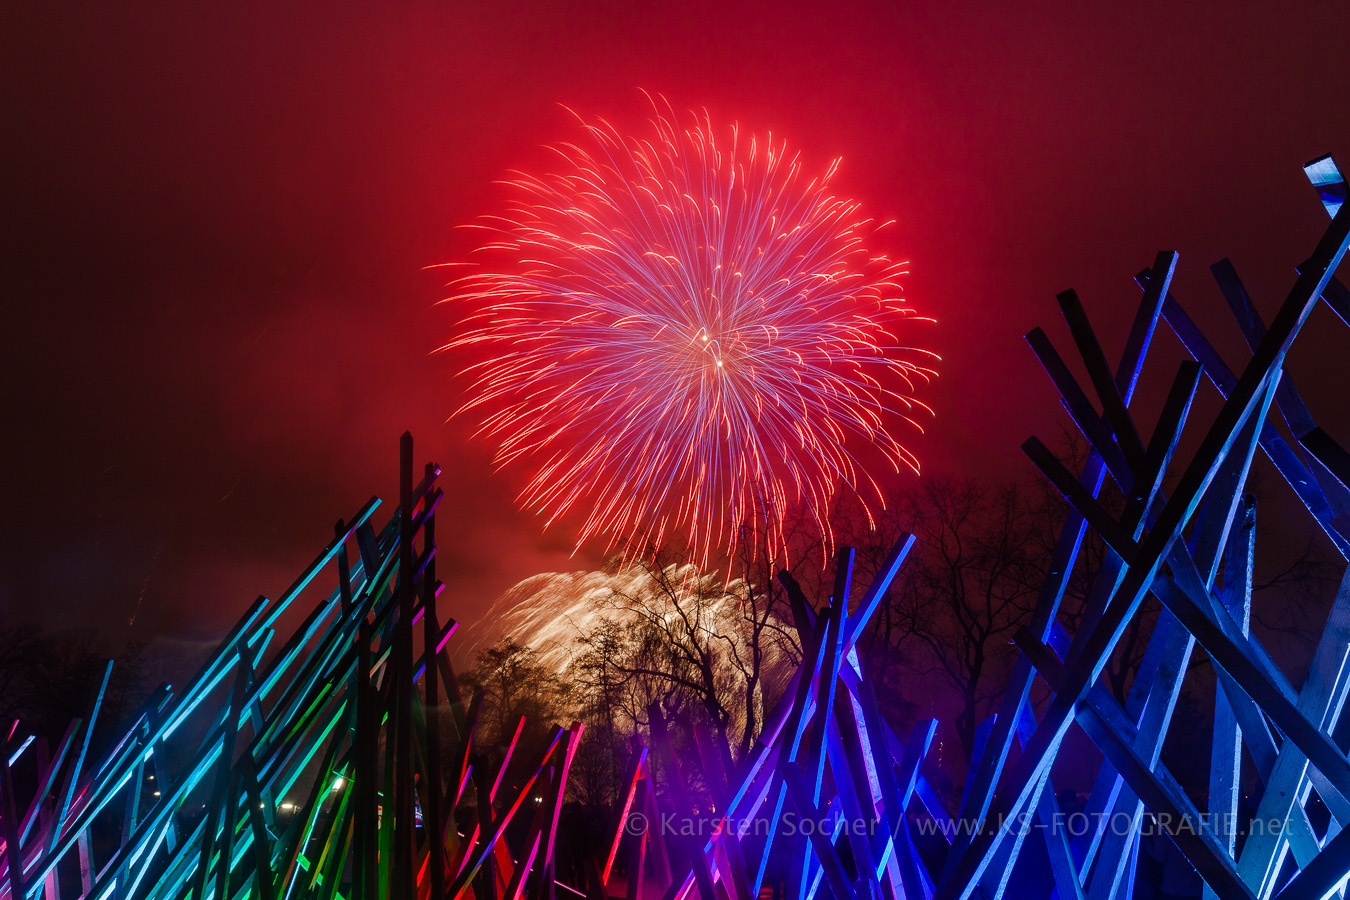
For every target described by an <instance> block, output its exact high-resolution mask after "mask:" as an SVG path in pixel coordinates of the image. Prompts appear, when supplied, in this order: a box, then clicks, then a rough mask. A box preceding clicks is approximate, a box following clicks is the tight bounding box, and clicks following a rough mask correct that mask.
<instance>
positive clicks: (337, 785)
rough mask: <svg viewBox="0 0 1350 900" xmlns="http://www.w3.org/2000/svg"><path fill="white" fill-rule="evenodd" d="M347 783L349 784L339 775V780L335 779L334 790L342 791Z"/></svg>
mask: <svg viewBox="0 0 1350 900" xmlns="http://www.w3.org/2000/svg"><path fill="white" fill-rule="evenodd" d="M346 783H347V782H346V780H345V779H343V777H342V776H341V775H339V776H338V777H337V778H335V779H333V790H335V791H340V790H342V786H343V785H345V784H346Z"/></svg>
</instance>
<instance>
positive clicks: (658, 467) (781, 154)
mask: <svg viewBox="0 0 1350 900" xmlns="http://www.w3.org/2000/svg"><path fill="white" fill-rule="evenodd" d="M653 106H654V108H655V109H656V114H655V116H654V118H653V120H652V123H651V124H652V126H653V133H652V134H651V136H649V137H647V138H643V139H638V138H625V137H623V136H622V135H620V134H619V133H618V132H617V131H616V130H615V129H614V128H613V127H612V126H610V125H608V124H607V123H604V122H597V123H596V124H585V123H583V125H584V127H585V129H586V132H587V133H588V136H589V138H590V142H589V143H588V144H587V145H586V146H579V145H574V144H567V145H563V146H561V147H558V148H555V149H556V150H557V151H558V153H559V155H560V156H561V165H560V168H559V170H558V171H557V172H555V173H554V174H551V175H547V176H544V177H534V176H529V175H520V176H519V177H517V178H516V180H514V181H512V182H510V184H511V185H512V188H513V190H514V191H515V192H516V196H517V200H516V202H515V204H514V205H513V206H512V208H510V209H509V211H508V212H507V213H506V214H505V215H504V216H502V217H500V218H493V219H490V220H486V221H485V222H483V223H481V224H480V225H478V226H475V227H479V228H483V229H485V230H487V231H488V232H490V235H491V237H490V238H489V239H488V240H487V241H486V242H485V243H484V244H483V246H482V249H481V251H480V252H481V253H482V254H483V255H484V257H485V261H484V264H483V266H482V267H481V268H476V269H475V270H474V271H473V272H472V273H471V274H468V275H466V276H464V277H462V278H460V279H458V280H456V281H455V282H452V284H451V287H452V289H453V290H454V292H455V293H454V296H452V297H451V298H450V299H451V300H452V301H453V302H455V303H458V304H462V305H463V306H464V307H465V308H466V309H465V314H464V316H463V318H462V320H461V322H460V327H459V329H458V332H457V337H455V339H454V340H452V341H450V342H449V343H447V344H446V345H445V346H444V347H443V348H442V349H455V348H461V349H463V348H468V350H469V351H470V352H471V351H472V350H473V349H475V348H476V349H477V350H478V351H479V352H480V353H483V354H485V355H486V358H485V359H480V361H478V362H475V363H472V364H470V365H468V366H467V367H466V370H465V371H466V372H468V373H469V374H470V375H471V376H472V377H473V378H474V395H473V399H472V400H470V401H469V402H468V403H467V404H465V406H464V407H463V408H462V409H461V410H460V412H463V411H465V410H470V409H474V410H479V411H480V412H481V414H482V417H483V418H482V427H481V429H480V432H479V433H480V434H486V435H489V436H491V437H493V438H495V439H496V440H498V441H500V445H499V448H498V451H497V455H496V462H497V464H498V465H499V466H506V465H520V466H524V467H527V468H528V470H529V471H530V472H531V473H532V474H531V476H530V478H529V480H528V482H527V483H526V485H525V487H524V489H523V490H522V491H521V494H520V497H519V499H520V501H521V502H522V503H523V504H525V505H526V506H528V507H532V508H535V509H537V510H539V511H540V512H541V513H543V514H544V515H546V516H547V523H550V524H551V523H552V522H553V521H555V520H556V519H557V518H558V517H559V516H561V515H563V514H564V513H566V512H568V511H577V512H578V513H580V514H581V515H582V516H583V517H584V520H583V523H582V525H581V529H580V534H579V537H578V541H577V543H578V546H579V545H580V544H581V543H582V542H583V541H585V540H587V539H588V538H590V537H591V536H593V535H596V534H601V535H605V536H607V537H608V540H609V543H610V545H613V544H614V543H615V542H617V541H623V540H628V539H632V538H635V537H636V536H638V535H642V536H643V537H645V538H647V539H650V540H653V541H655V542H657V543H660V542H662V541H663V540H664V539H666V538H668V537H670V536H672V535H679V536H680V537H681V538H682V539H685V540H687V541H688V542H689V544H690V545H691V546H692V547H693V548H694V549H695V550H696V551H697V552H698V553H699V554H701V556H702V558H703V559H705V560H706V559H707V558H708V557H709V555H710V554H711V553H712V552H713V551H714V549H715V548H717V547H718V546H719V545H721V546H730V541H731V539H732V538H733V537H734V535H735V534H736V533H737V532H738V529H739V527H740V526H741V524H742V523H747V522H749V523H752V524H753V525H756V526H758V527H760V528H763V529H764V530H765V532H766V533H767V534H768V536H769V544H770V546H771V548H776V547H777V546H778V545H779V544H780V543H781V540H782V528H783V524H782V523H783V518H784V516H785V515H786V514H787V513H788V511H789V510H790V509H792V508H793V507H794V506H795V505H797V504H804V505H805V508H806V509H807V511H808V514H809V516H810V517H811V518H812V519H814V520H815V522H816V523H817V524H818V525H819V526H820V527H821V529H822V530H823V531H824V533H825V534H826V535H828V534H829V523H828V521H827V517H828V511H829V509H830V504H831V501H832V500H833V499H834V498H835V497H836V495H838V494H839V492H840V491H841V490H842V491H845V492H847V493H851V494H856V495H857V496H858V498H859V499H860V501H861V502H862V505H863V507H864V508H865V509H866V508H868V507H873V506H875V505H877V504H879V503H880V492H879V490H878V487H877V485H876V483H875V481H874V480H873V479H872V477H871V476H870V475H869V474H868V473H867V472H866V471H865V470H864V467H863V465H862V464H860V462H859V458H858V456H857V455H855V451H857V450H858V448H860V447H874V448H876V452H875V453H874V452H873V451H870V450H867V451H864V452H862V457H863V458H864V459H867V458H869V457H872V456H877V457H878V459H877V461H880V459H883V458H884V460H885V462H886V463H887V465H888V467H891V468H894V469H895V470H897V471H898V470H899V468H900V467H901V466H905V467H908V468H911V469H914V470H915V471H917V470H918V461H917V459H916V458H915V457H914V455H913V454H912V453H910V452H909V451H908V450H907V449H906V448H905V447H903V446H902V445H901V444H900V443H899V442H898V441H897V440H896V438H895V437H894V434H893V430H894V429H895V428H896V427H897V426H899V424H900V422H902V421H904V422H909V423H910V424H912V425H914V426H915V427H916V428H917V427H918V426H917V423H915V422H914V421H913V419H912V418H911V417H910V416H911V414H912V413H913V412H914V411H915V410H916V409H917V410H923V411H925V412H927V411H928V410H927V407H926V406H924V405H923V404H922V403H920V402H919V401H918V400H916V399H914V397H913V392H914V388H915V383H916V381H925V382H926V381H927V380H928V378H929V377H930V376H931V375H932V370H931V369H929V368H926V367H925V365H924V363H927V362H931V361H932V360H933V359H935V358H936V357H935V356H934V355H933V354H931V353H928V352H926V351H923V350H917V349H915V348H912V347H906V346H902V345H901V343H900V338H899V335H898V334H897V332H898V330H899V329H900V328H902V327H906V326H908V325H909V324H910V323H911V322H913V321H915V320H916V318H917V317H916V316H915V315H914V312H913V310H912V309H911V308H910V307H909V306H908V305H907V304H906V303H905V302H904V300H903V299H902V297H901V290H900V287H899V285H898V284H897V283H896V278H898V277H899V276H901V275H903V274H904V268H903V265H904V264H902V263H895V262H892V261H891V260H890V259H888V258H886V257H885V256H883V255H880V254H877V253H874V252H871V251H869V250H868V249H867V248H866V246H865V244H864V241H865V240H866V239H867V238H868V237H869V236H870V235H871V234H872V233H873V232H874V231H875V230H876V226H875V225H874V224H873V222H872V220H869V219H859V217H858V210H859V204H858V203H856V202H854V201H852V200H846V199H840V198H838V197H835V196H833V195H832V194H831V193H830V191H829V181H830V177H831V176H832V175H833V173H834V171H835V170H836V168H837V167H838V163H839V161H838V160H835V162H834V163H833V164H832V165H831V166H830V167H829V169H828V171H827V172H826V173H825V174H824V175H823V176H821V177H818V178H810V179H809V180H807V176H806V175H804V174H803V173H802V170H801V165H800V163H799V158H798V157H797V156H795V155H794V156H789V154H788V152H787V149H786V147H785V146H784V144H783V142H781V141H775V140H774V138H773V137H772V135H770V136H768V137H767V138H763V139H761V138H757V137H749V138H748V139H747V138H746V137H745V136H743V135H741V134H740V133H739V132H738V129H737V128H736V127H735V126H732V127H731V128H730V129H727V131H726V135H727V141H728V142H727V143H719V140H718V139H717V138H715V137H714V132H713V128H712V126H711V123H710V122H709V120H708V117H707V114H706V113H704V114H703V115H702V116H695V117H694V119H693V123H692V125H691V127H689V128H681V127H680V126H679V125H678V124H677V123H676V116H675V114H674V113H673V111H672V110H671V108H670V106H669V105H668V104H666V105H665V107H664V111H663V110H662V108H661V107H660V106H657V105H656V104H655V103H653ZM489 260H490V261H489ZM850 445H852V447H853V449H850ZM724 542H725V543H724Z"/></svg>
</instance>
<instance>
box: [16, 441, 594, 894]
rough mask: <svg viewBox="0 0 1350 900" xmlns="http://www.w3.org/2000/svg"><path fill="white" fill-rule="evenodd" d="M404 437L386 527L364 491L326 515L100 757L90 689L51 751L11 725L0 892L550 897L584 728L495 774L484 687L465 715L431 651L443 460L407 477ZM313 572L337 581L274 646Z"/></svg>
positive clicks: (440, 641) (437, 638)
mask: <svg viewBox="0 0 1350 900" xmlns="http://www.w3.org/2000/svg"><path fill="white" fill-rule="evenodd" d="M401 449H402V453H401V457H402V459H401V467H400V471H401V478H400V498H399V499H400V504H399V509H398V510H397V511H395V513H394V515H393V516H392V517H391V518H390V520H389V522H388V523H387V524H386V525H385V526H384V527H383V528H382V529H381V530H380V531H379V532H376V531H375V530H374V528H373V527H372V525H371V517H372V515H373V513H374V512H375V510H376V508H377V506H378V505H379V501H377V500H371V501H370V502H369V503H367V504H366V505H365V506H364V507H362V509H361V510H360V511H359V512H358V513H357V514H356V516H355V517H353V518H352V519H351V520H350V521H348V522H345V523H343V522H339V523H338V526H337V530H336V535H335V537H334V539H333V541H332V542H331V543H330V544H329V545H328V547H326V548H325V549H324V551H323V552H322V553H321V554H320V555H319V556H318V557H317V558H316V559H315V560H314V562H313V563H311V564H310V566H309V567H308V568H307V569H306V570H305V572H304V573H303V574H302V575H301V576H300V578H299V579H297V580H296V582H295V584H293V585H292V586H291V587H290V589H289V590H287V591H286V592H285V593H284V594H283V595H282V596H281V597H280V598H279V599H277V600H268V599H266V598H259V599H258V600H257V601H256V602H255V603H254V604H253V605H252V606H251V607H250V609H249V610H248V612H247V613H246V614H245V615H244V617H243V618H242V619H241V620H240V621H239V623H238V624H237V625H236V626H235V627H234V629H233V630H232V631H231V632H230V634H229V635H228V636H227V637H226V638H225V640H224V641H222V642H221V643H220V644H219V646H218V647H217V648H216V649H215V651H214V652H213V653H212V654H211V656H210V658H209V659H208V660H207V661H206V663H205V664H204V665H203V666H202V668H201V669H200V670H199V671H198V672H197V674H196V675H195V676H194V677H193V678H192V679H190V680H189V681H188V683H187V686H186V687H184V688H182V689H178V690H175V689H171V688H169V687H167V686H166V687H165V688H163V689H162V690H161V692H160V693H159V695H158V697H157V698H156V700H155V702H154V703H153V704H152V705H151V707H150V708H149V709H147V710H146V711H145V712H144V713H143V714H142V715H141V716H140V717H139V718H138V719H137V720H136V721H135V722H134V723H133V724H132V726H131V728H130V729H129V730H128V731H127V732H126V733H125V734H124V735H122V737H121V738H120V740H118V741H116V742H115V743H114V745H113V746H112V748H111V749H109V750H107V751H106V752H104V753H102V754H101V755H100V756H98V757H97V758H94V757H93V756H92V754H91V752H90V735H91V734H92V733H93V728H94V724H95V722H96V720H97V719H98V717H99V714H100V711H101V708H102V704H103V691H102V690H100V692H99V694H98V696H97V697H96V698H95V700H94V703H93V705H92V708H91V712H90V715H89V718H88V724H87V725H86V724H84V723H82V722H78V721H77V722H75V723H72V725H71V727H70V729H69V730H68V731H67V732H66V735H65V737H64V738H63V739H62V741H61V742H60V744H59V745H58V746H57V748H56V750H55V752H48V750H47V748H46V747H45V742H43V741H33V740H31V739H27V738H25V737H23V735H22V732H21V731H19V730H18V726H17V724H16V725H15V727H14V728H12V729H6V734H5V735H4V736H5V737H6V740H5V744H4V749H3V752H0V776H3V779H2V780H0V794H2V795H3V796H0V839H2V840H3V841H4V846H3V847H0V898H5V900H17V898H20V897H22V898H42V900H64V898H77V897H78V898H127V900H131V898H189V897H191V898H197V900H207V898H216V900H225V898H242V897H258V898H264V900H273V898H278V900H279V898H324V900H331V898H352V897H360V898H384V897H388V898H414V897H418V898H422V897H446V896H457V897H458V896H466V897H467V896H474V897H485V898H491V900H498V898H501V900H515V898H517V897H520V896H521V895H522V894H524V893H528V894H529V895H530V896H531V897H540V898H543V897H551V896H552V888H553V883H552V880H551V876H552V871H553V843H554V842H553V835H554V833H555V831H556V827H557V820H558V813H559V811H560V809H561V804H562V798H563V795H564V791H565V789H566V783H567V773H568V767H569V765H570V762H571V759H572V756H573V754H574V753H575V750H576V746H577V743H578V741H579V740H580V737H581V733H582V729H581V726H580V724H579V723H578V724H574V725H573V726H572V727H571V728H570V729H562V728H554V730H553V732H552V733H551V735H550V736H549V738H548V740H547V741H546V744H545V747H544V749H543V751H542V755H541V756H540V757H539V758H537V759H534V760H530V761H529V764H528V765H527V766H525V770H526V772H527V776H526V778H525V779H524V780H523V783H522V784H521V785H520V786H519V787H518V788H516V787H512V788H510V789H507V788H504V787H503V785H502V781H503V773H504V772H505V771H506V767H507V765H508V764H509V763H511V762H512V757H513V754H516V753H517V752H518V751H517V748H516V743H515V742H512V744H511V745H510V746H508V747H507V748H506V750H505V752H504V754H503V758H502V759H501V761H500V763H499V764H497V765H495V766H494V765H493V764H492V763H491V762H490V761H489V760H488V758H487V757H486V756H484V755H482V753H481V751H480V750H479V748H478V746H477V742H476V730H477V719H478V712H479V709H480V708H481V695H477V694H476V695H475V696H474V697H473V698H472V700H471V702H470V703H469V704H468V707H467V708H466V706H465V704H464V702H463V700H462V698H461V696H460V693H459V690H458V686H457V682H456V678H455V675H454V672H453V670H452V668H451V666H450V661H449V658H448V655H447V654H446V652H445V646H446V642H447V641H448V640H449V638H450V636H451V634H452V633H453V632H454V630H455V622H454V620H452V619H448V618H447V619H444V620H442V619H441V618H440V617H439V616H438V613H437V603H436V601H437V597H438V595H439V594H440V592H441V589H442V584H441V582H440V581H439V580H438V579H437V577H436V541H435V513H436V509H437V507H438V505H439V503H440V502H441V499H442V493H441V490H440V489H439V488H438V487H436V478H437V476H438V475H439V469H438V468H437V467H435V466H434V465H428V466H426V468H425V469H424V470H423V472H422V474H421V478H420V480H419V481H417V482H416V483H415V482H414V471H413V463H412V439H411V437H410V436H408V435H404V437H403V440H402V448H401ZM353 551H354V552H353ZM325 570H326V571H328V572H329V573H330V577H331V578H332V579H333V581H335V582H336V585H337V586H336V588H334V589H333V590H332V591H331V592H327V593H325V594H324V595H323V596H321V597H320V598H319V599H318V600H317V602H316V603H315V604H314V606H313V607H312V609H311V611H310V612H309V614H308V615H307V616H306V618H305V619H304V620H303V622H302V623H301V624H300V626H299V627H298V628H297V629H296V631H295V632H294V634H293V635H292V636H291V637H290V638H289V639H288V640H287V641H286V643H285V644H284V645H282V646H280V647H278V648H276V649H273V650H269V647H270V645H271V644H272V643H273V639H274V637H275V636H276V634H275V625H276V623H277V621H278V619H279V618H280V617H281V615H282V613H283V612H284V611H285V610H286V609H287V608H288V607H290V606H291V605H292V604H294V603H295V602H296V601H297V599H298V598H300V596H301V594H302V593H303V592H305V589H306V588H307V587H309V586H310V585H311V582H313V581H314V580H315V579H316V577H317V576H318V575H319V574H320V573H321V572H323V571H325ZM306 596H308V594H306ZM103 684H104V687H105V688H106V685H107V677H106V676H105V678H104V681H103ZM445 717H448V719H449V721H448V722H445V723H442V721H441V720H442V718H445ZM443 726H444V727H443ZM443 734H444V735H446V738H445V739H446V740H448V741H449V745H448V746H443V740H442V739H443ZM519 735H520V731H519V729H518V730H517V732H516V736H517V738H519ZM476 770H478V771H476ZM529 773H532V774H529ZM16 775H18V776H20V777H16ZM23 784H30V785H32V788H31V791H30V792H29V793H27V794H26V798H25V801H24V802H20V800H19V795H18V790H19V788H20V787H21V786H22V785H23ZM531 797H538V798H539V801H540V802H538V803H535V802H530V803H526V802H525V801H526V800H527V799H528V798H531ZM469 802H472V803H474V804H476V806H477V808H478V825H479V828H478V830H476V831H474V832H473V833H472V834H471V835H469V836H468V837H467V838H466V837H464V836H461V835H459V834H457V833H456V832H455V830H454V827H453V825H454V822H453V819H452V816H451V811H452V810H453V809H454V808H455V807H456V806H457V805H459V804H461V803H466V804H467V803H469ZM517 817H520V818H528V819H529V822H528V827H527V833H528V835H529V840H530V841H531V842H532V845H531V846H532V849H531V851H530V856H529V860H528V861H525V862H524V863H523V864H522V865H519V866H517V865H515V864H514V860H513V856H512V854H511V853H509V852H507V848H506V845H505V843H504V841H502V836H503V834H504V833H505V831H506V828H507V826H508V824H509V823H510V822H512V821H513V820H514V819H515V818H517ZM110 833H111V834H113V835H115V836H116V838H115V840H113V841H112V843H111V844H109V842H108V841H107V839H106V838H105V837H104V835H107V834H110Z"/></svg>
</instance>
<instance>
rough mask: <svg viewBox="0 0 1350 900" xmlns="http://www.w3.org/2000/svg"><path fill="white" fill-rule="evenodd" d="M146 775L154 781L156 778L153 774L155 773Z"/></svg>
mask: <svg viewBox="0 0 1350 900" xmlns="http://www.w3.org/2000/svg"><path fill="white" fill-rule="evenodd" d="M146 777H148V778H149V779H150V780H151V781H154V780H155V776H153V775H148V776H146Z"/></svg>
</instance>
